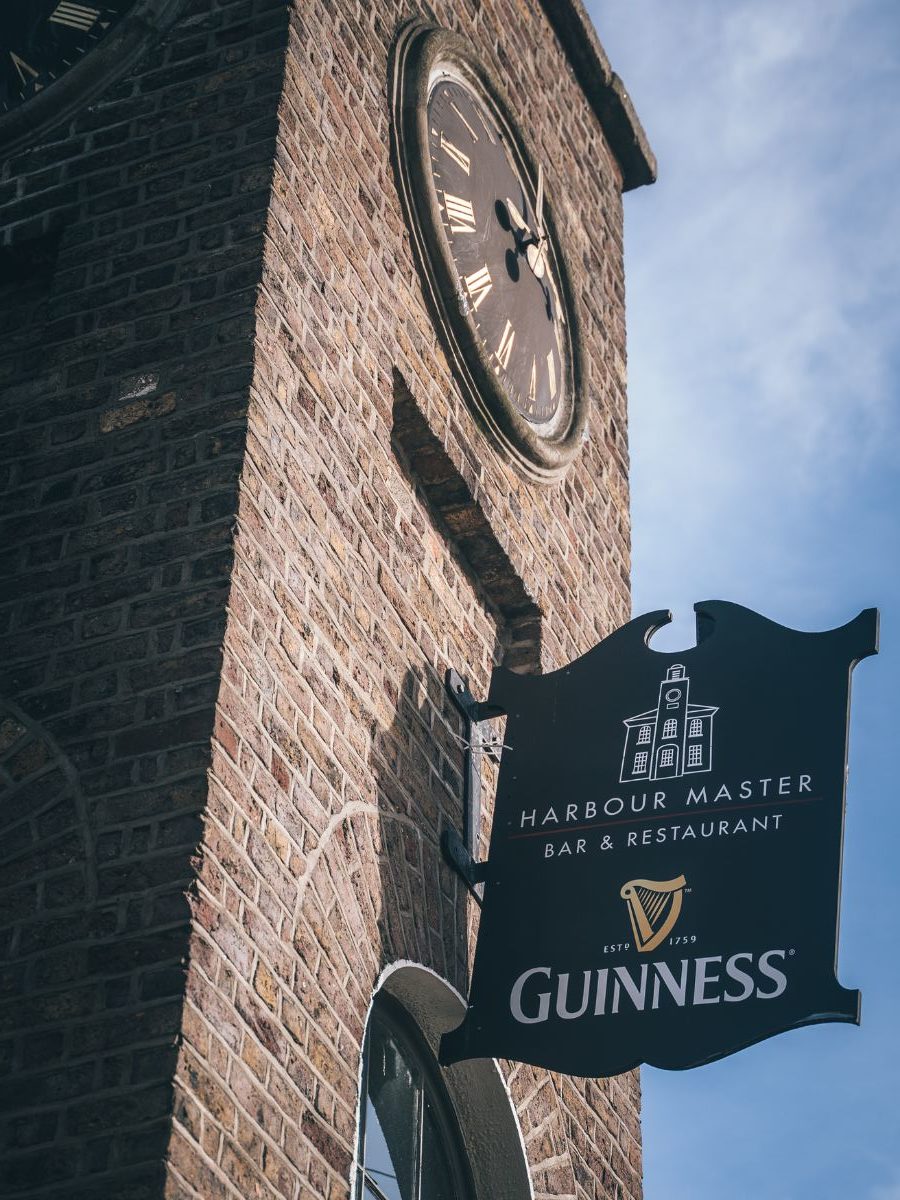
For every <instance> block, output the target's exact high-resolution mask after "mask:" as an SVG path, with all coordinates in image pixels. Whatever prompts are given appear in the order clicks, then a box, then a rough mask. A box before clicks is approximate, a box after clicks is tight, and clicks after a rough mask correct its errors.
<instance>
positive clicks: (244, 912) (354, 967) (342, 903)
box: [168, 2, 641, 1200]
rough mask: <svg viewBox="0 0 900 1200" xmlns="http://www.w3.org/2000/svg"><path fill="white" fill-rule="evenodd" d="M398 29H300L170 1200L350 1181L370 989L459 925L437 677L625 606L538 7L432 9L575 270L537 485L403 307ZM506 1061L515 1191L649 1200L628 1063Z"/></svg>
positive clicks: (566, 90)
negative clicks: (507, 136) (521, 1172)
mask: <svg viewBox="0 0 900 1200" xmlns="http://www.w3.org/2000/svg"><path fill="white" fill-rule="evenodd" d="M411 10H412V6H410V5H408V4H407V5H403V6H401V5H394V4H382V5H379V6H377V8H374V9H373V8H372V7H371V6H368V5H365V6H356V5H350V4H333V3H325V4H304V5H302V6H299V9H298V10H297V11H296V12H295V13H294V16H293V20H292V29H291V43H290V54H289V58H288V70H287V81H286V86H285V91H284V95H283V98H282V102H281V109H280V129H279V138H278V159H277V167H276V173H275V179H274V188H273V196H272V204H271V209H270V213H269V220H268V226H267V242H266V254H265V263H264V273H263V290H262V295H261V297H260V303H259V308H258V324H257V347H258V353H257V360H256V370H255V373H254V379H253V385H252V389H251V403H250V409H249V415H248V438H247V452H246V456H245V459H244V463H243V469H242V474H241V481H240V500H239V510H238V512H239V521H238V532H237V539H236V547H235V563H234V570H233V574H232V590H231V594H230V601H229V619H228V626H227V630H226V634H225V642H224V655H225V658H224V665H223V672H222V685H221V691H220V694H219V700H218V706H217V714H216V732H215V739H214V743H213V762H212V773H211V786H210V797H209V810H208V814H207V818H206V824H205V835H204V845H203V858H202V864H201V867H200V873H199V881H198V886H197V891H196V898H195V901H194V930H193V935H192V942H191V963H190V970H189V974H188V983H187V1006H186V1010H185V1016H184V1042H183V1045H182V1047H181V1051H180V1056H179V1064H178V1090H179V1097H178V1105H177V1119H176V1123H175V1129H174V1133H173V1138H172V1143H171V1146H170V1177H169V1191H168V1194H169V1195H170V1196H173V1197H174V1196H178V1197H196V1196H223V1197H225V1196H227V1197H235V1198H237V1197H245V1196H254V1195H260V1196H269V1195H277V1196H286V1197H287V1196H291V1197H297V1196H300V1197H304V1198H312V1197H344V1196H346V1195H347V1194H348V1179H349V1175H350V1169H351V1160H352V1156H353V1152H354V1142H355V1132H356V1131H355V1113H356V1104H357V1076H358V1066H359V1053H360V1044H361V1040H362V1034H363V1026H364V1020H365V1014H366V1011H367V1007H368V1004H369V1001H370V998H371V993H372V989H373V987H374V986H375V982H376V980H377V978H378V976H379V972H380V971H381V969H382V967H383V966H384V965H385V964H387V963H390V962H392V961H395V960H398V959H410V960H414V961H416V962H419V963H422V964H424V965H426V966H428V967H430V968H432V969H433V970H435V971H436V972H438V973H439V974H440V975H441V976H443V977H444V978H446V979H447V980H448V981H450V982H451V983H452V984H453V985H454V986H455V987H456V988H457V989H459V990H460V991H465V987H466V972H467V963H468V960H469V956H470V955H471V951H472V945H473V935H474V930H475V924H476V912H475V910H474V908H473V906H472V905H471V903H469V902H467V900H466V897H465V894H464V892H463V891H462V889H461V887H460V886H459V885H458V881H457V879H456V878H455V877H454V876H453V874H452V873H451V872H450V871H449V870H448V869H447V868H446V867H445V866H444V865H443V863H442V860H441V857H440V853H439V850H438V836H439V831H440V829H441V827H442V825H443V824H445V823H452V824H454V825H457V826H458V825H459V824H460V820H461V813H460V804H459V799H458V797H459V795H460V776H459V771H460V751H459V747H458V745H457V744H456V743H455V741H454V740H453V736H452V734H453V732H455V731H456V730H457V729H458V724H457V718H456V717H455V716H454V714H453V712H452V710H451V708H450V705H449V703H448V701H447V700H446V699H445V697H444V691H443V675H444V671H445V669H446V668H447V667H448V666H454V667H456V668H457V669H460V670H463V671H465V672H466V673H467V674H469V675H470V677H471V681H472V686H473V690H474V691H475V693H476V695H477V694H483V693H484V692H485V690H486V687H487V681H488V678H489V673H490V669H491V665H492V664H493V663H494V662H496V661H500V660H501V659H504V658H507V659H508V660H509V661H514V662H516V663H517V665H519V666H520V667H526V668H530V669H539V668H543V669H548V668H552V667H555V666H558V665H560V664H562V663H563V662H565V661H566V660H568V659H569V658H572V657H574V656H576V655H577V654H579V653H581V652H583V651H584V650H585V649H587V648H588V647H589V646H590V645H592V644H593V643H594V642H595V641H596V640H597V639H598V638H599V637H600V636H602V635H603V634H604V633H605V632H607V631H609V630H610V629H611V628H612V627H614V626H615V625H617V624H619V623H621V622H622V621H623V620H624V619H626V618H627V616H628V603H629V600H628V569H629V564H628V513H627V460H626V450H625V441H624V438H625V425H626V413H625V395H624V390H625V389H624V330H623V308H622V303H623V276H622V254H621V220H622V214H621V198H620V194H619V188H620V178H619V176H618V171H617V167H616V165H615V163H614V162H613V161H612V159H611V157H610V154H609V151H608V149H607V147H606V145H605V143H604V140H603V137H602V136H601V133H600V130H599V127H598V124H597V122H596V119H595V117H594V116H593V114H592V113H591V111H590V110H589V109H588V107H587V105H586V103H585V101H584V98H583V96H582V94H581V92H580V91H579V89H578V87H577V86H576V85H575V83H574V81H573V79H572V76H571V72H570V71H569V69H568V67H567V63H566V61H565V59H564V57H563V55H562V52H561V50H560V48H559V45H558V44H557V42H556V41H555V38H554V37H553V35H552V33H551V31H550V29H549V26H548V25H547V23H546V20H545V18H544V17H543V15H542V13H541V10H540V8H539V6H538V5H537V4H535V3H532V4H516V5H514V4H505V3H498V2H492V3H486V4H480V5H474V4H473V5H471V6H467V5H465V4H461V3H450V2H447V3H441V4H438V5H437V6H436V10H435V15H436V17H437V19H438V20H439V21H440V22H441V23H443V24H445V25H447V26H449V27H451V28H456V29H458V30H460V31H461V32H463V33H464V34H465V35H466V36H467V37H469V38H470V39H472V40H473V41H474V42H475V44H476V45H477V47H478V49H479V52H480V53H481V54H482V55H483V57H484V59H485V60H486V61H487V62H488V63H489V64H490V65H491V66H492V67H493V69H494V70H495V71H496V72H497V74H498V76H499V77H500V79H501V80H502V81H503V83H504V85H505V87H506V89H507V90H508V92H509V95H510V97H511V100H512V103H513V107H514V109H515V110H516V111H517V112H518V113H519V114H520V119H521V121H522V124H523V125H524V126H525V127H526V128H527V129H529V130H530V132H531V135H532V137H533V138H534V140H535V142H536V144H537V146H538V148H539V150H540V153H541V154H542V155H543V156H544V160H545V162H546V164H547V171H548V177H549V179H550V180H551V181H552V182H551V185H550V186H551V187H552V189H553V190H552V192H551V193H550V197H551V199H552V201H553V202H554V214H555V217H556V220H557V224H558V226H559V229H560V234H561V237H562V239H563V241H564V245H565V249H566V252H567V256H568V259H569V261H570V264H571V267H572V269H573V272H574V280H575V291H576V294H577V302H578V306H579V315H580V317H581V322H582V327H583V336H584V344H585V352H586V353H585V358H586V387H587V389H588V392H589V394H590V397H591V401H592V412H591V419H590V428H589V434H590V436H589V440H588V441H587V443H586V445H585V449H584V453H583V454H582V455H581V456H580V458H579V459H578V461H577V463H576V465H575V466H574V467H573V468H572V469H571V470H570V471H569V473H568V474H567V476H566V477H565V479H564V481H563V482H562V483H560V484H558V485H557V486H554V487H549V488H544V487H536V486H534V485H531V484H528V483H525V482H524V481H522V480H521V479H520V478H519V477H518V476H517V475H516V474H515V473H514V472H513V471H512V470H511V469H509V468H508V467H506V466H505V465H504V463H503V462H502V461H501V460H500V459H499V458H498V457H497V455H496V454H495V453H494V452H493V451H492V450H491V449H490V448H489V446H488V444H487V443H486V441H485V440H484V439H483V437H482V435H481V434H480V433H479V432H478V429H477V427H476V425H475V423H474V421H473V419H472V417H471V416H470V414H469V410H468V409H467V407H466V406H465V404H464V402H463V401H462V399H461V397H460V394H459V392H458V389H457V387H456V385H455V383H454V380H453V378H452V377H451V375H450V374H449V371H448V367H447V363H446V360H445V358H444V354H443V351H442V349H441V346H440V344H439V342H438V341H437V339H436V337H435V332H434V328H433V325H432V321H431V319H430V317H429V315H428V311H427V309H426V308H425V305H424V303H423V296H422V290H421V287H420V282H419V278H418V275H417V272H416V269H415V265H414V262H413V259H412V257H411V252H410V244H409V238H408V235H407V232H406V228H405V222H404V219H403V216H402V212H401V209H400V206H399V201H398V195H397V189H396V186H395V180H394V176H393V173H392V169H391V163H390V158H389V149H388V148H389V125H388V102H387V55H388V50H389V46H390V44H391V41H392V39H393V36H394V34H395V31H396V29H397V26H398V25H399V23H400V21H401V20H402V19H403V18H405V17H408V16H409V15H410V13H411ZM426 451H427V453H426ZM435 455H437V456H438V457H439V458H440V466H439V469H438V471H437V475H438V476H440V477H441V478H442V479H444V481H445V482H446V480H447V479H450V480H451V481H452V488H451V491H452V492H453V495H454V497H455V500H456V502H455V503H453V504H449V505H448V504H447V503H446V502H445V500H444V499H442V497H444V496H445V494H446V488H445V489H443V490H442V489H439V488H437V487H436V486H435V479H436V476H435V474H434V461H435ZM488 785H489V786H488V788H487V794H488V797H489V796H490V792H491V788H490V781H488ZM489 819H490V805H489V804H488V807H487V813H486V822H485V832H486V831H487V829H488V828H489ZM505 1073H506V1075H507V1077H508V1080H509V1085H510V1088H511V1092H512V1095H513V1097H514V1099H515V1102H516V1105H517V1108H518V1111H519V1115H520V1119H521V1124H522V1130H523V1134H524V1138H525V1144H526V1148H527V1154H528V1159H529V1163H530V1165H531V1171H532V1178H533V1181H534V1189H535V1194H536V1195H548V1196H549V1195H552V1196H562V1195H576V1196H578V1197H601V1196H602V1197H613V1196H615V1197H622V1198H623V1200H624V1198H626V1197H627V1198H628V1200H631V1198H634V1197H638V1196H639V1195H640V1191H641V1185H640V1144H639V1128H638V1083H637V1079H636V1077H630V1076H626V1077H622V1078H619V1079H616V1080H612V1081H601V1082H584V1081H577V1080H571V1079H566V1078H560V1077H556V1076H550V1075H548V1074H547V1073H545V1072H540V1071H536V1070H533V1069H531V1068H528V1067H510V1066H507V1067H506V1068H505Z"/></svg>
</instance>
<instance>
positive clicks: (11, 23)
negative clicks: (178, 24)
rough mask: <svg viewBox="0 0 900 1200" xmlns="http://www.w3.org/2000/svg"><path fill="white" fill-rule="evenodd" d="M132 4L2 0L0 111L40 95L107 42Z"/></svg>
mask: <svg viewBox="0 0 900 1200" xmlns="http://www.w3.org/2000/svg"><path fill="white" fill-rule="evenodd" d="M133 4H134V0H107V2H106V3H103V4H100V3H95V4H82V3H80V2H79V3H75V2H74V0H43V2H41V0H4V2H3V4H2V5H0V112H10V111H11V110H13V109H15V108H17V107H19V106H20V105H22V104H24V103H25V102H26V101H28V100H30V99H31V98H32V97H34V96H37V95H39V94H40V93H41V92H43V91H44V90H45V89H46V88H48V87H50V86H51V85H52V84H54V83H55V82H56V81H57V80H59V79H60V78H61V77H62V76H63V75H65V74H66V73H67V72H68V71H70V70H71V69H72V68H73V67H75V66H77V65H78V64H79V63H80V62H81V61H82V59H83V58H84V57H85V55H87V54H88V53H90V51H91V50H93V49H94V48H95V47H96V46H98V45H99V44H100V42H102V41H103V40H104V38H106V37H107V36H108V35H109V34H110V32H111V31H112V30H113V29H114V28H115V27H116V25H117V24H118V22H119V21H120V20H121V19H122V18H123V17H124V16H125V14H126V13H127V12H128V11H129V9H131V8H132V7H133Z"/></svg>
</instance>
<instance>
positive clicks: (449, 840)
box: [441, 667, 505, 904]
mask: <svg viewBox="0 0 900 1200" xmlns="http://www.w3.org/2000/svg"><path fill="white" fill-rule="evenodd" d="M444 683H445V687H446V689H447V694H448V695H449V697H450V699H451V700H452V701H453V703H454V705H455V706H456V708H457V710H458V711H459V713H460V715H461V716H462V718H463V720H464V721H465V732H464V735H463V740H462V745H463V796H462V801H463V832H462V837H460V835H459V833H458V832H457V830H455V829H453V828H452V826H447V827H445V829H444V831H443V833H442V834H441V849H442V850H443V852H444V858H445V859H446V860H447V862H448V864H449V865H450V866H451V867H452V868H453V870H454V871H456V873H457V874H458V875H459V876H461V878H462V879H463V881H464V882H465V885H466V887H467V888H468V889H469V891H470V892H471V893H472V895H473V896H474V897H475V899H476V900H477V901H478V903H479V904H480V903H481V893H482V888H481V887H480V885H481V884H482V883H483V882H484V880H485V879H486V878H487V872H488V864H487V863H486V862H476V861H475V859H474V857H473V855H474V853H475V850H476V848H477V845H478V834H479V831H480V829H481V756H482V753H485V752H486V753H487V754H488V755H490V756H491V757H492V758H493V759H494V761H499V758H500V754H499V750H500V747H499V745H498V743H496V742H494V741H492V740H490V739H487V738H486V737H485V735H484V730H483V728H482V726H483V724H484V723H485V722H486V721H491V720H493V719H494V718H496V717H500V716H503V714H504V712H505V709H502V708H499V707H498V706H497V705H496V704H486V703H484V702H483V701H480V700H476V699H475V697H474V696H473V695H472V693H471V692H470V691H469V684H468V681H467V680H466V679H464V678H463V677H462V675H460V674H459V672H458V671H455V670H454V669H453V668H452V667H451V668H450V669H449V670H448V671H447V674H446V676H445V680H444Z"/></svg>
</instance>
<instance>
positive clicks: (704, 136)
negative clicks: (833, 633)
mask: <svg viewBox="0 0 900 1200" xmlns="http://www.w3.org/2000/svg"><path fill="white" fill-rule="evenodd" d="M589 8H590V12H591V15H592V17H593V20H594V24H595V25H596V27H597V30H598V32H599V35H600V39H601V41H602V42H603V44H604V47H605V48H606V50H607V53H608V54H609V56H610V59H611V60H612V63H613V67H614V68H615V70H616V71H618V73H619V74H620V75H621V76H622V78H623V79H624V80H625V82H626V84H627V86H628V88H629V90H630V92H631V95H632V98H633V100H634V102H635V105H636V107H637V111H638V113H639V114H640V116H641V119H642V121H643V123H644V126H645V128H646V130H647V132H648V135H649V137H650V140H651V144H652V145H653V148H654V150H655V152H656V154H657V156H658V158H659V163H660V172H659V182H658V183H657V184H655V185H654V186H653V187H651V188H645V189H642V190H640V191H638V192H635V193H631V194H630V195H628V196H626V198H625V227H626V272H627V275H626V278H627V283H628V301H627V303H628V328H629V391H630V402H631V433H630V437H631V454H632V487H633V517H634V611H635V613H640V612H645V611H648V610H650V609H656V608H665V607H668V608H671V609H673V610H674V612H675V615H676V621H675V623H674V624H673V626H671V627H670V628H669V630H667V631H665V633H664V634H660V635H658V638H657V640H655V642H654V645H655V646H656V647H657V648H658V649H667V648H671V649H674V648H677V647H680V646H686V645H691V644H693V641H694V638H693V616H692V612H691V608H692V605H693V603H694V601H696V600H706V599H719V598H721V599H728V600H735V601H738V602H739V603H742V604H746V605H748V606H749V607H751V608H755V609H757V610H759V611H760V612H763V613H764V614H766V615H767V616H770V617H772V618H774V619H775V620H778V621H781V622H782V623H783V624H785V625H790V626H793V627H794V628H798V629H825V628H830V627H832V626H835V625H839V624H842V623H844V622H845V621H847V620H849V619H850V618H851V617H853V616H854V615H855V614H856V613H857V612H858V611H859V610H860V609H862V608H866V607H868V606H870V605H877V606H878V607H879V608H880V609H881V613H882V636H881V654H880V655H879V656H878V657H877V658H874V659H869V660H867V661H865V662H864V663H862V664H861V665H860V666H859V667H858V668H857V670H856V672H855V675H854V697H853V716H852V723H851V737H850V783H849V789H848V814H847V826H846V844H845V856H844V901H843V918H842V926H841V949H840V968H839V977H840V979H841V982H842V983H843V984H844V985H845V986H847V987H858V988H860V989H861V990H862V993H863V1024H862V1027H861V1028H860V1029H856V1028H853V1027H852V1026H841V1025H824V1026H818V1027H815V1028H809V1029H803V1030H798V1031H795V1032H793V1033H788V1034H784V1035H782V1036H781V1037H778V1038H774V1039H772V1040H770V1041H768V1042H766V1043H763V1044H762V1045H760V1046H756V1047H753V1048H751V1049H750V1050H747V1051H744V1052H743V1053H741V1054H738V1055H735V1056H733V1057H732V1058H729V1059H726V1060H724V1061H722V1062H719V1063H714V1064H712V1065H710V1066H708V1067H703V1068H700V1069H698V1070H694V1071H688V1072H681V1073H667V1072H663V1071H657V1070H654V1069H645V1071H644V1073H643V1074H644V1136H645V1165H646V1177H645V1186H646V1200H713V1198H715V1200H751V1198H752V1200H900V1096H898V1092H900V1087H898V1076H900V1019H898V1017H900V1003H898V1001H900V946H898V942H900V938H898V928H900V915H898V914H900V871H898V850H897V847H898V841H900V796H898V794H897V788H896V785H895V778H896V768H895V766H894V757H895V755H896V754H897V745H898V741H900V738H898V732H897V728H896V726H897V721H898V713H900V705H898V696H897V692H898V687H900V518H898V514H900V483H898V466H897V464H898V462H900V336H898V334H900V330H898V313H900V216H898V197H900V4H897V0H890V2H888V0H839V2H838V0H780V3H779V2H776V0H591V2H590V3H589Z"/></svg>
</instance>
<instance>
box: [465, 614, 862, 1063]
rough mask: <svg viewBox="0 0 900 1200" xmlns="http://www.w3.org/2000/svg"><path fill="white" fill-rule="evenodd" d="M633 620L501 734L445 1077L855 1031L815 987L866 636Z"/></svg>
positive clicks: (854, 625) (836, 879)
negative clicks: (470, 958) (688, 634)
mask: <svg viewBox="0 0 900 1200" xmlns="http://www.w3.org/2000/svg"><path fill="white" fill-rule="evenodd" d="M695 610H696V612H697V633H698V642H697V645H696V646H695V647H694V648H693V649H689V650H686V651H681V652H679V653H677V654H669V653H660V652H657V651H654V650H651V649H650V647H649V645H648V641H649V638H650V636H651V634H652V633H653V632H654V630H656V629H657V628H659V627H660V626H661V625H664V624H666V623H667V622H668V621H669V620H670V619H671V617H670V614H668V613H666V612H655V613H648V614H647V615H645V616H642V617H638V618H637V619H636V620H633V621H631V622H630V623H629V624H628V625H626V626H624V627H623V628H621V629H619V630H618V631H616V632H615V633H613V634H612V635H611V636H610V637H608V638H606V639H605V640H604V641H603V642H601V643H600V644H599V645H598V646H596V647H594V649H593V650H591V651H590V652H589V653H587V654H585V655H584V656H583V657H582V658H580V659H578V660H577V661H576V662H573V663H572V664H570V665H569V666H567V667H564V668H563V669H562V670H559V671H554V672H552V673H551V674H548V675H543V676H525V675H516V674H513V673H512V672H510V671H507V670H504V669H502V668H499V669H497V670H496V671H495V672H494V675H493V678H492V681H491V688H490V696H489V698H488V703H489V704H490V705H496V706H497V707H498V708H499V709H502V710H503V711H504V712H505V713H506V714H507V724H506V732H505V735H504V742H505V746H504V750H503V758H502V762H501V767H500V775H499V782H498V788H497V798H496V803H495V809H494V818H493V826H492V832H491V840H490V853H489V857H488V861H487V864H486V865H484V866H483V867H482V873H483V877H484V880H485V891H484V898H483V907H482V914H481V924H480V928H479V933H478V942H477V946H476V950H475V963H474V970H473V977H472V986H471V993H470V997H469V1004H468V1009H467V1012H466V1016H465V1019H464V1021H463V1023H462V1025H461V1026H460V1027H459V1028H458V1029H455V1030H453V1031H451V1032H450V1033H448V1034H445V1036H444V1038H443V1042H442V1045H441V1060H442V1061H443V1062H444V1063H452V1062H457V1061H459V1060H461V1059H467V1058H480V1057H497V1058H509V1059H516V1060H518V1061H521V1062H527V1063H533V1064H534V1065H535V1066H540V1067H546V1068H548V1069H550V1070H555V1071H561V1072H564V1073H566V1074H569V1075H584V1076H601V1075H616V1074H618V1073H619V1072H621V1071H626V1070H629V1069H630V1068H632V1067H635V1066H637V1065H638V1064H640V1063H642V1062H646V1063H651V1064H653V1065H654V1066H657V1067H667V1068H685V1067H693V1066H698V1065H700V1064H701V1063H705V1062H709V1061H710V1060H712V1059H715V1058H720V1057H722V1056H723V1055H726V1054H730V1053H732V1052H733V1051H735V1050H739V1049H741V1048H742V1047H744V1046H748V1045H750V1044H751V1043H753V1042H757V1041H760V1040H761V1039H762V1038H766V1037H770V1036H772V1035H773V1034H776V1033H781V1032H783V1031H784V1030H787V1029H793V1028H795V1027H797V1026H801V1025H811V1024H814V1023H816V1022H820V1021H847V1022H852V1023H858V1021H859V992H857V991H853V990H850V989H848V988H844V987H841V985H840V984H839V983H838V981H837V978H836V974H835V970H836V956H837V928H838V907H839V897H840V876H841V847H842V838H843V820H844V785H845V777H846V759H847V722H848V711H849V692H850V672H851V670H852V668H853V666H854V665H855V663H857V662H858V661H859V660H860V659H863V658H866V657H867V656H868V655H870V654H875V653H876V652H877V628H878V614H877V611H876V610H875V609H867V610H866V611H864V612H861V613H860V614H859V616H858V617H856V618H855V620H853V621H851V622H850V623H849V624H847V625H844V626H843V627H841V628H840V629H833V630H830V631H828V632H825V633H799V632H797V631H796V630H793V629H786V628H784V627H783V626H781V625H777V624H775V623H774V622H772V621H769V620H767V619H766V618H764V617H761V616H759V615H758V614H757V613H754V612H751V611H750V610H749V609H746V608H742V607H740V606H739V605H737V604H728V603H725V602H722V601H714V602H709V603H703V604H698V605H696V606H695Z"/></svg>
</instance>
